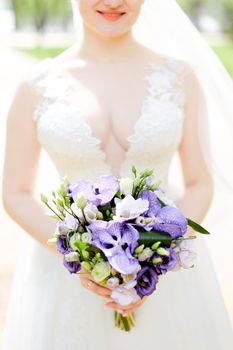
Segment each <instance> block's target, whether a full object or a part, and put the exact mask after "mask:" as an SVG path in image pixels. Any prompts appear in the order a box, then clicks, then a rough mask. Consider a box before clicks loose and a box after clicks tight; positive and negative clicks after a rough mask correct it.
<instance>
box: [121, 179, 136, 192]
mask: <svg viewBox="0 0 233 350" xmlns="http://www.w3.org/2000/svg"><path fill="white" fill-rule="evenodd" d="M133 181H134V180H133V179H132V178H131V177H124V178H122V179H120V192H121V194H123V195H125V196H126V195H127V194H132V191H133Z"/></svg>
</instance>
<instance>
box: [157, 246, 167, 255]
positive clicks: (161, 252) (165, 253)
mask: <svg viewBox="0 0 233 350" xmlns="http://www.w3.org/2000/svg"><path fill="white" fill-rule="evenodd" d="M156 252H157V253H158V254H159V255H162V256H169V255H170V252H169V251H168V250H167V249H165V248H162V247H159V248H158V249H157V250H156Z"/></svg>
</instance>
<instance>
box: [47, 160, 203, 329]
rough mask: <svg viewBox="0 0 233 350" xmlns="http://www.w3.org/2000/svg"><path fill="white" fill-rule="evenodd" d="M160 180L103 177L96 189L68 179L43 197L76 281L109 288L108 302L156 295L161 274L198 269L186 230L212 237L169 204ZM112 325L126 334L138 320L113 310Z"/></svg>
mask: <svg viewBox="0 0 233 350" xmlns="http://www.w3.org/2000/svg"><path fill="white" fill-rule="evenodd" d="M161 182H162V181H161V180H160V179H159V178H156V177H155V175H154V174H153V170H152V169H149V168H146V169H145V170H144V171H141V172H140V173H139V174H138V173H137V169H136V168H135V166H132V176H131V177H128V178H121V179H118V178H116V177H114V176H113V175H111V174H107V175H102V176H100V177H99V179H98V180H97V181H96V182H93V181H91V180H82V179H81V180H77V181H75V182H73V183H70V181H69V179H68V177H67V176H65V177H64V178H63V179H62V181H61V184H60V186H59V188H58V189H57V190H56V191H52V199H51V200H52V203H53V204H49V200H48V198H47V197H46V196H45V195H44V194H42V193H41V200H42V202H43V203H44V204H45V205H46V206H47V207H48V208H49V210H50V211H49V215H50V216H52V217H53V218H54V219H55V220H56V230H55V232H54V233H53V237H52V238H50V239H48V241H47V243H48V244H55V245H56V246H57V249H58V251H59V252H60V253H61V254H62V255H63V264H64V266H65V267H66V268H67V270H68V271H69V272H70V273H71V274H78V273H79V272H80V270H84V271H85V272H87V273H90V274H91V275H92V278H93V279H94V280H95V281H96V282H97V283H100V284H101V285H107V286H109V287H110V288H111V298H112V299H113V300H115V301H116V302H117V303H119V304H120V305H122V306H126V305H130V304H131V303H134V302H136V301H137V300H139V299H140V298H143V297H144V296H149V295H150V294H152V293H153V292H154V291H155V290H156V287H157V284H158V282H159V278H160V277H161V275H164V274H166V273H167V272H169V271H177V270H179V269H180V268H191V267H193V266H194V259H195V258H196V255H197V254H196V252H195V251H194V250H193V249H191V245H190V240H192V239H194V238H196V236H195V235H192V236H191V235H187V229H188V226H190V227H192V229H193V230H194V231H196V232H198V233H202V234H208V233H209V232H208V231H207V230H206V229H204V228H203V227H202V226H200V225H199V224H197V223H195V222H194V221H192V220H191V219H189V218H186V217H185V216H184V215H183V213H182V212H181V211H180V210H179V208H178V207H177V206H176V205H175V203H174V202H173V201H172V200H171V199H170V198H167V196H166V194H165V192H164V190H163V188H162V186H161ZM114 316H115V326H117V327H118V328H120V329H122V330H125V331H129V330H130V329H131V328H132V327H133V326H135V315H134V313H133V312H132V313H129V314H128V315H127V316H123V315H122V313H120V312H118V311H115V312H114Z"/></svg>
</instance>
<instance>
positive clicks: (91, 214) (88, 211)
mask: <svg viewBox="0 0 233 350" xmlns="http://www.w3.org/2000/svg"><path fill="white" fill-rule="evenodd" d="M71 209H72V210H73V212H74V213H75V215H77V217H78V218H79V219H80V220H82V221H84V216H83V213H82V210H81V209H79V208H78V207H77V204H76V203H72V204H71ZM83 211H84V215H85V217H86V220H87V222H89V223H91V222H92V221H94V220H96V217H97V212H98V208H97V206H96V205H95V204H93V203H87V205H86V206H85V208H84V209H83Z"/></svg>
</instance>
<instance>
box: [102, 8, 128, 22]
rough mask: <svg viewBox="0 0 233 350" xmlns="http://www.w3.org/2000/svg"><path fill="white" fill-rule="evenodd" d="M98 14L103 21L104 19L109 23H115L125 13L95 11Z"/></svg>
mask: <svg viewBox="0 0 233 350" xmlns="http://www.w3.org/2000/svg"><path fill="white" fill-rule="evenodd" d="M96 12H97V13H99V14H100V16H102V17H103V18H104V19H106V20H107V21H109V22H115V21H118V20H119V19H120V18H121V17H123V16H124V15H125V14H126V12H121V11H96Z"/></svg>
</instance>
